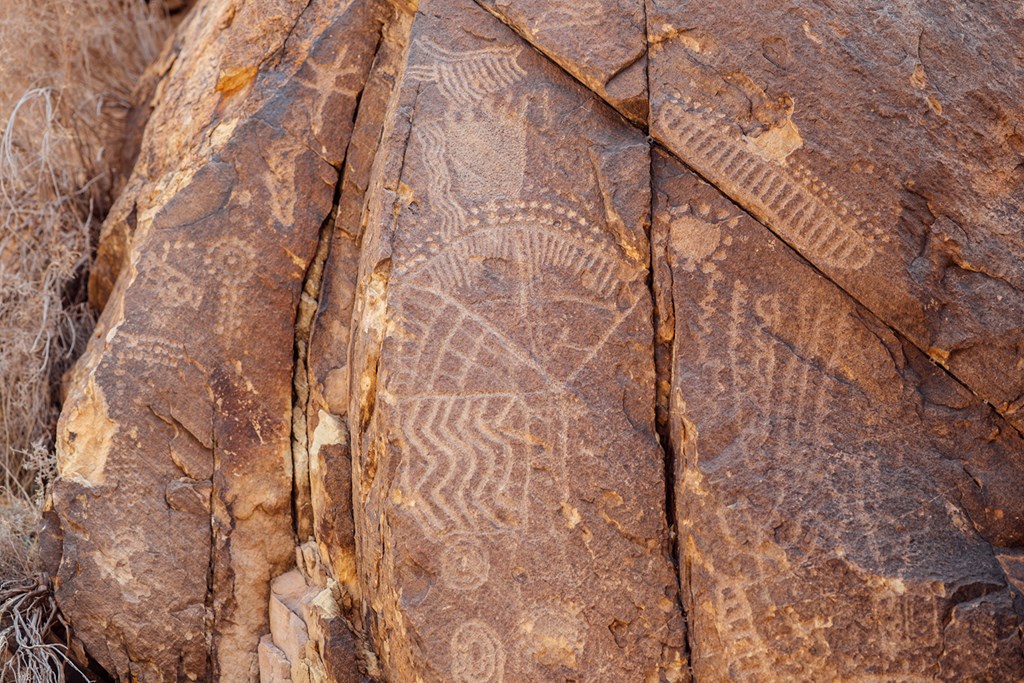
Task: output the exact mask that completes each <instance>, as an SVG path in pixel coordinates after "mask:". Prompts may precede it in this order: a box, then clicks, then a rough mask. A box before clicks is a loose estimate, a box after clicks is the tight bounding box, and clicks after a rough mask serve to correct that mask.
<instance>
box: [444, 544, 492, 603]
mask: <svg viewBox="0 0 1024 683" xmlns="http://www.w3.org/2000/svg"><path fill="white" fill-rule="evenodd" d="M490 569H491V563H490V559H489V558H488V553H487V548H485V547H484V546H483V544H481V543H479V542H477V541H475V540H474V539H473V538H472V536H470V535H467V534H460V535H456V536H453V537H451V538H449V539H448V540H447V542H446V543H445V551H444V557H442V558H441V575H442V578H444V581H445V583H447V584H448V586H450V587H451V588H454V589H455V590H459V591H469V590H473V589H475V588H479V587H480V586H482V585H483V584H484V583H486V582H487V575H488V572H490Z"/></svg>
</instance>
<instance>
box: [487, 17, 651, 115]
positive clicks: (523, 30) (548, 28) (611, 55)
mask: <svg viewBox="0 0 1024 683" xmlns="http://www.w3.org/2000/svg"><path fill="white" fill-rule="evenodd" d="M477 4H479V5H480V6H481V7H484V8H486V9H487V10H488V11H489V12H491V13H493V14H494V15H495V16H497V17H498V18H499V19H501V20H502V21H503V22H505V23H506V24H508V25H509V26H510V27H511V28H513V29H514V30H515V31H516V32H517V33H519V34H520V35H521V36H522V37H523V38H524V39H525V40H526V41H528V42H529V43H530V44H531V45H533V46H534V47H536V48H537V49H539V50H540V51H541V52H543V53H544V54H546V55H548V56H550V57H551V59H553V60H554V61H555V62H557V63H558V64H559V65H560V66H561V67H562V68H564V69H565V70H567V71H568V72H569V73H571V74H572V75H573V76H575V77H576V78H577V79H579V80H580V82H582V83H583V84H584V85H586V86H587V87H588V88H589V89H590V90H593V91H594V92H595V93H596V94H598V95H600V96H601V97H602V98H604V99H605V100H606V101H607V102H608V103H609V104H611V105H612V106H613V107H615V108H616V109H618V110H619V112H620V113H622V115H623V116H625V117H626V118H628V119H629V120H631V121H633V122H634V123H636V124H638V125H646V123H647V109H648V105H647V36H646V29H645V26H646V24H645V15H644V13H645V8H644V0H576V1H575V2H550V0H477Z"/></svg>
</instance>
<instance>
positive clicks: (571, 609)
mask: <svg viewBox="0 0 1024 683" xmlns="http://www.w3.org/2000/svg"><path fill="white" fill-rule="evenodd" d="M390 116H391V118H390V119H389V121H388V126H389V127H388V130H387V132H386V137H385V142H384V144H383V148H382V150H381V152H380V158H379V160H378V161H379V165H378V170H377V173H376V175H375V178H374V183H373V186H372V188H371V194H370V198H369V201H368V219H367V227H366V234H365V235H364V238H363V252H362V262H361V273H360V281H359V289H358V294H357V304H356V318H355V321H354V325H353V329H354V330H356V338H355V346H354V347H353V348H354V352H353V360H352V383H351V386H352V390H351V391H352V393H351V408H350V410H349V416H350V418H349V419H350V426H351V428H352V440H353V458H354V461H355V463H354V464H355V472H356V479H355V486H354V490H355V521H356V542H357V548H358V551H359V553H358V557H359V562H360V575H361V580H362V585H363V590H364V591H365V594H364V595H363V599H364V606H365V610H366V614H367V618H368V621H369V623H370V626H371V628H370V631H371V632H372V635H373V643H374V645H375V648H376V651H377V652H378V654H379V655H380V657H381V660H382V669H383V674H384V678H385V679H386V680H389V681H420V680H422V681H457V682H462V681H465V682H467V683H468V682H470V681H472V682H474V683H482V682H485V681H493V682H498V681H502V680H510V681H511V680H552V679H555V678H557V679H563V678H565V679H572V680H623V679H629V678H635V679H637V680H652V681H653V680H685V679H686V678H687V672H686V668H685V660H684V659H683V655H682V652H681V651H682V647H683V644H684V630H683V628H684V627H683V622H682V619H681V614H680V612H679V607H678V603H677V599H676V578H675V575H674V573H673V570H672V565H671V563H670V561H669V558H668V554H667V550H668V533H667V528H666V521H665V517H664V499H665V482H664V471H663V458H662V454H661V451H660V449H659V446H658V441H657V437H656V435H655V432H654V424H653V422H654V410H653V390H654V369H653V362H652V354H651V350H652V330H651V322H650V321H651V298H650V292H649V290H648V288H647V285H646V281H647V278H648V272H649V271H648V255H649V251H648V245H647V238H646V234H645V228H646V226H647V224H648V215H649V208H650V207H649V194H648V191H649V176H648V171H649V164H650V161H649V151H648V146H647V142H646V140H645V138H644V136H643V135H642V134H641V133H640V132H639V131H637V130H635V129H633V128H632V127H630V126H629V125H627V124H626V123H625V122H623V121H622V120H621V119H620V118H619V117H618V116H617V115H615V114H614V112H612V111H611V110H610V109H609V108H607V107H606V105H604V103H602V102H601V101H600V100H598V99H597V98H595V97H594V96H593V95H592V94H590V93H588V92H586V91H585V90H583V89H582V88H581V87H579V86H578V84H576V83H575V82H573V81H572V80H571V79H569V78H568V77H566V76H565V75H564V74H563V73H561V72H560V70H559V69H557V68H556V67H554V66H553V65H552V64H551V63H550V62H548V61H547V60H545V59H544V58H543V57H542V56H540V55H538V54H537V53H536V52H534V51H533V50H532V49H530V48H529V47H528V46H527V45H526V44H524V43H523V42H522V41H521V40H520V39H519V38H518V37H517V36H516V35H515V34H513V33H512V32H511V31H510V30H509V29H508V28H506V27H505V26H504V25H502V24H500V23H499V22H498V21H496V20H495V19H493V18H492V17H491V16H490V15H488V14H487V13H485V12H484V11H483V10H481V9H479V8H477V7H476V6H474V5H473V4H472V3H471V2H468V1H466V2H424V3H421V5H420V8H419V12H418V13H417V14H416V16H415V19H414V21H413V24H412V29H411V39H410V48H409V55H408V58H407V66H406V68H405V71H404V73H403V75H402V81H401V84H400V85H399V86H398V89H397V93H396V100H395V101H394V102H393V104H392V106H391V108H390ZM556 131H557V133H556Z"/></svg>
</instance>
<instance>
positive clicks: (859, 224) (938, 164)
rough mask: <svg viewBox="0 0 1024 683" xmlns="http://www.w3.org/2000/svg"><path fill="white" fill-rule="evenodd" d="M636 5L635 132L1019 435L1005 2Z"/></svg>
mask: <svg viewBox="0 0 1024 683" xmlns="http://www.w3.org/2000/svg"><path fill="white" fill-rule="evenodd" d="M647 5H648V7H647V19H648V21H647V27H648V33H649V36H648V37H649V40H650V43H651V50H650V55H649V58H648V59H649V75H650V86H649V87H650V92H651V112H652V113H651V118H650V120H651V134H652V135H653V136H654V137H655V138H656V139H657V140H658V141H659V142H661V143H662V144H664V145H665V146H666V147H667V148H668V149H670V150H671V151H672V152H673V153H674V154H675V155H676V156H677V157H678V158H679V159H680V160H682V161H683V162H684V163H686V164H687V165H689V166H690V167H691V168H693V169H694V170H695V171H696V172H697V173H698V174H699V175H701V176H702V177H703V178H704V179H706V180H707V181H709V182H711V183H712V184H714V185H715V186H716V187H718V188H719V189H721V190H722V191H723V192H724V193H725V194H727V195H728V196H729V197H730V198H731V199H732V200H734V201H735V202H736V203H738V204H739V205H740V206H742V207H743V208H744V209H745V210H746V211H747V212H749V213H750V214H751V215H753V216H754V217H755V218H757V219H758V220H759V221H761V222H762V223H763V224H765V225H766V226H768V227H769V228H770V229H771V230H772V231H773V232H774V233H776V234H777V235H778V236H779V237H780V238H781V239H782V240H784V241H785V242H787V243H788V244H789V245H791V246H792V247H794V248H795V249H796V250H797V251H798V252H800V254H801V255H802V256H803V257H804V258H806V259H807V260H808V261H809V262H810V263H811V264H813V265H814V266H815V267H817V268H818V269H820V270H821V271H822V272H823V273H824V274H825V275H826V276H828V277H829V278H830V279H831V280H833V281H834V282H836V283H837V284H838V285H839V286H841V287H842V288H843V289H845V290H846V291H847V292H849V293H850V294H851V295H852V296H853V297H854V298H855V299H857V301H858V302H860V303H861V304H863V305H864V306H865V307H866V308H868V309H869V310H871V311H872V312H873V313H874V314H875V315H877V316H878V317H879V318H880V319H881V320H882V321H884V322H885V323H886V324H887V325H890V326H892V327H893V328H895V329H897V330H898V331H899V332H900V333H901V334H902V335H903V336H905V337H906V338H907V339H908V340H909V341H910V342H911V343H912V344H914V345H915V346H916V347H917V348H918V349H919V350H920V351H921V352H923V353H925V354H926V355H928V356H929V357H930V358H931V359H932V360H933V361H935V362H936V363H938V364H940V365H942V366H944V367H946V368H948V369H949V370H950V372H951V373H952V374H953V375H954V376H955V377H956V378H957V379H959V380H960V381H961V382H963V383H964V384H966V385H967V386H968V387H969V388H970V389H971V390H972V391H974V392H975V393H977V394H978V395H979V396H980V397H981V398H982V399H983V400H985V401H987V402H989V403H991V404H992V405H993V406H994V407H995V408H996V409H997V410H998V411H1000V412H1001V413H1003V414H1004V415H1005V416H1006V417H1007V418H1008V419H1009V420H1010V421H1011V423H1013V424H1015V425H1016V427H1017V428H1018V429H1021V428H1022V427H1024V422H1022V421H1021V418H1020V417H1019V416H1017V412H1018V411H1019V410H1020V407H1021V405H1024V404H1022V402H1021V396H1024V345H1022V344H1021V342H1020V340H1021V339H1022V338H1024V294H1022V292H1024V265H1022V264H1024V237H1022V235H1021V232H1020V231H1019V230H1017V229H1016V228H1015V226H1017V225H1019V224H1020V223H1021V221H1022V207H1024V183H1021V182H1020V181H1021V172H1022V169H1024V166H1022V165H1021V163H1020V160H1021V155H1022V154H1024V138H1021V136H1020V134H1019V131H1016V129H1015V124H1012V123H1010V122H1013V121H1019V120H1020V118H1021V114H1022V111H1021V103H1020V97H1019V96H1018V93H1019V92H1020V90H1021V88H1022V87H1024V71H1022V70H1021V69H1020V65H1019V64H1018V63H1016V62H1015V61H1013V58H1011V57H1009V55H1014V54H1016V46H1017V45H1019V44H1020V42H1021V40H1024V26H1022V24H1021V22H1020V18H1019V13H1018V12H1017V10H1016V8H1015V7H1014V6H1013V4H1012V3H1010V4H1006V3H995V4H992V3H989V4H986V5H985V6H984V7H981V6H978V7H970V8H967V7H958V8H952V7H949V6H948V5H945V4H943V3H940V2H937V1H934V0H926V1H925V2H917V3H901V4H899V6H898V7H892V8H891V11H887V12H884V13H877V12H874V11H873V10H869V9H866V8H865V7H864V5H863V3H859V2H854V1H853V0H843V1H841V2H832V3H829V4H828V6H827V7H821V6H820V5H819V4H818V3H811V2H805V1H803V0H787V1H786V2H782V3H775V4H773V5H771V6H765V4H764V3H760V2H753V1H748V0H744V1H742V2H739V3H728V4H723V3H717V4H716V3H698V2H677V3H665V2H656V1H655V0H648V2H647ZM980 46H985V47H984V48H983V49H982V48H981V47H980ZM982 52H984V56H983V55H982Z"/></svg>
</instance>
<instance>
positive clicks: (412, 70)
mask: <svg viewBox="0 0 1024 683" xmlns="http://www.w3.org/2000/svg"><path fill="white" fill-rule="evenodd" d="M417 46H418V47H419V48H420V49H421V50H422V51H423V53H424V54H425V55H426V56H427V57H428V58H429V61H430V63H429V64H419V65H414V66H411V67H409V71H408V73H409V75H410V76H411V77H413V78H416V79H419V80H422V81H430V82H434V83H437V85H438V87H439V88H440V89H441V92H442V93H444V95H445V97H446V98H448V99H450V100H452V101H453V102H455V103H457V104H459V105H474V104H480V103H481V102H483V101H484V100H485V99H487V98H489V97H490V96H492V95H494V94H495V93H500V92H502V91H503V90H505V89H506V88H510V87H511V86H513V85H514V84H515V83H516V82H518V81H520V80H522V79H523V78H524V77H525V76H526V71H524V70H523V68H522V67H520V66H519V62H518V61H517V58H518V57H519V53H520V52H521V50H522V48H520V47H518V46H513V45H498V46H494V47H487V48H483V49H480V50H462V51H458V52H457V51H453V50H447V49H445V48H443V47H440V46H439V45H435V44H434V43H432V42H431V41H429V40H423V41H420V42H419V43H417Z"/></svg>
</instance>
